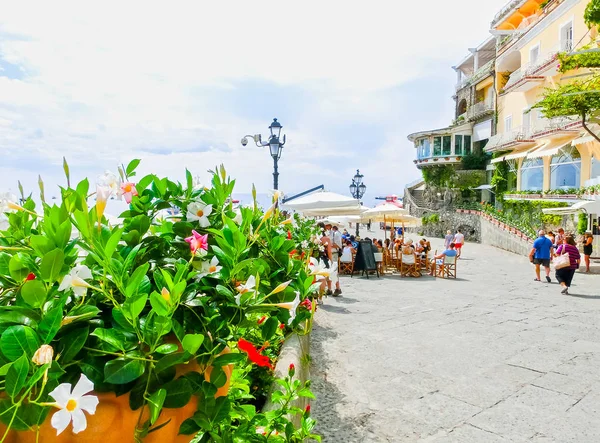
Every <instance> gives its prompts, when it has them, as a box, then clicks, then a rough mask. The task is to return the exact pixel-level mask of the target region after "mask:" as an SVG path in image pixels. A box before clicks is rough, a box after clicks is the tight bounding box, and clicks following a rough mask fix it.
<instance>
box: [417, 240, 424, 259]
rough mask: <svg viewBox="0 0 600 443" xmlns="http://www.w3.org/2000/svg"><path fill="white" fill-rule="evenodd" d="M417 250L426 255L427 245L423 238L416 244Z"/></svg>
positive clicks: (419, 253) (418, 252)
mask: <svg viewBox="0 0 600 443" xmlns="http://www.w3.org/2000/svg"><path fill="white" fill-rule="evenodd" d="M415 252H416V253H417V254H418V255H421V256H423V255H425V246H424V245H423V240H419V242H418V243H417V244H416V245H415Z"/></svg>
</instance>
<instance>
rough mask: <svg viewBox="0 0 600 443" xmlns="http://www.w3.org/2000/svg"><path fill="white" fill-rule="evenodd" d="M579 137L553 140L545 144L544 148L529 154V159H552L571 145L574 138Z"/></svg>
mask: <svg viewBox="0 0 600 443" xmlns="http://www.w3.org/2000/svg"><path fill="white" fill-rule="evenodd" d="M576 137H577V136H570V137H568V138H566V139H565V138H561V139H559V140H552V141H549V142H548V143H546V144H544V145H543V146H542V147H540V148H538V149H536V150H534V151H532V152H530V153H529V154H527V158H540V157H551V156H553V155H556V154H558V151H560V150H561V149H562V148H564V147H565V146H567V145H570V144H571V142H572V141H573V139H574V138H576Z"/></svg>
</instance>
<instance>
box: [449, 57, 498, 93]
mask: <svg viewBox="0 0 600 443" xmlns="http://www.w3.org/2000/svg"><path fill="white" fill-rule="evenodd" d="M494 62H495V60H490V61H489V62H487V63H486V64H485V65H483V66H482V67H481V68H479V69H478V70H477V71H475V73H474V74H473V75H471V76H470V77H467V78H463V79H462V80H461V81H460V82H458V84H457V85H456V90H457V91H458V90H459V89H462V88H465V87H467V86H471V85H474V84H476V83H477V82H479V81H480V80H483V79H484V78H486V77H487V76H488V75H489V74H490V72H491V71H492V69H493V67H494Z"/></svg>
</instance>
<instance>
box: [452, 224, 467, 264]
mask: <svg viewBox="0 0 600 443" xmlns="http://www.w3.org/2000/svg"><path fill="white" fill-rule="evenodd" d="M464 244H465V236H464V235H463V233H462V231H461V230H460V229H458V230H457V231H456V234H455V235H454V245H455V246H456V254H457V255H456V258H460V256H461V255H462V247H463V245H464Z"/></svg>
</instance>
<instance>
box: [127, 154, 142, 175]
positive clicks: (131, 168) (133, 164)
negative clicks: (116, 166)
mask: <svg viewBox="0 0 600 443" xmlns="http://www.w3.org/2000/svg"><path fill="white" fill-rule="evenodd" d="M140 161H141V160H140V159H139V158H134V159H133V160H131V161H130V162H129V164H128V165H127V168H125V174H126V175H127V176H130V175H132V174H133V173H134V172H135V169H136V168H137V167H138V165H139V164H140Z"/></svg>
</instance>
